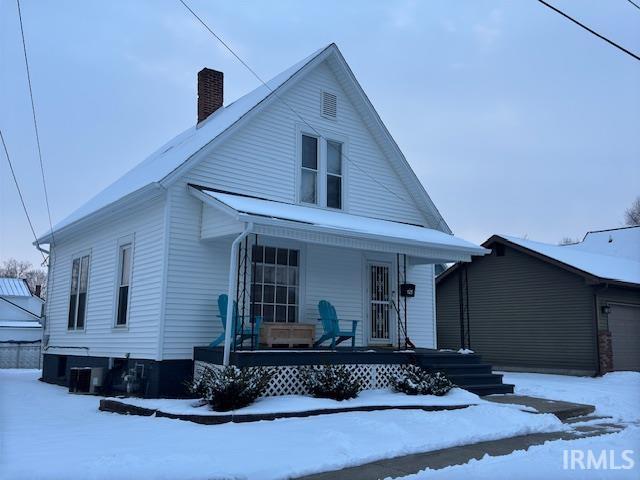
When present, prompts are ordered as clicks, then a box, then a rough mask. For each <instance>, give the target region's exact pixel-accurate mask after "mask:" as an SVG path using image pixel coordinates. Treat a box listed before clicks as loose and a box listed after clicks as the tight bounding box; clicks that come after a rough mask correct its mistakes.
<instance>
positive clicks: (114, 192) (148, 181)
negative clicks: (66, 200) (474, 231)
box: [38, 43, 450, 243]
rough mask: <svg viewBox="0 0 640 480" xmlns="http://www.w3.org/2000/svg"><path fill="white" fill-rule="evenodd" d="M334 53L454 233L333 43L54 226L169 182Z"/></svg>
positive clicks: (426, 202) (419, 190) (428, 205)
mask: <svg viewBox="0 0 640 480" xmlns="http://www.w3.org/2000/svg"><path fill="white" fill-rule="evenodd" d="M325 54H326V55H325ZM330 54H335V57H336V58H338V59H339V62H340V63H341V64H342V65H343V67H344V69H345V70H346V71H348V72H349V76H350V77H351V78H352V79H353V84H354V85H355V87H356V90H357V91H359V92H360V96H359V97H358V98H359V101H360V102H361V103H363V104H364V108H365V111H367V112H370V114H371V117H372V118H375V119H376V120H377V123H376V124H377V125H379V127H380V128H379V130H380V131H381V132H382V136H383V137H384V138H386V139H387V140H388V142H387V143H388V144H389V145H391V146H392V147H393V148H391V150H392V151H393V152H395V153H394V155H395V156H397V157H399V163H398V165H400V167H399V168H400V169H401V170H402V171H403V172H404V176H405V181H406V182H407V185H408V187H409V188H410V189H411V192H412V195H413V196H414V197H415V198H416V199H417V203H418V205H419V206H420V208H423V209H425V212H427V213H426V214H427V215H428V216H429V217H430V218H431V217H432V218H433V222H434V224H435V225H438V228H439V229H440V230H443V231H447V232H450V230H449V227H448V226H447V224H446V222H445V221H444V219H443V218H442V216H441V215H440V213H439V212H438V210H437V208H436V206H435V205H434V204H433V202H432V201H431V199H430V197H429V195H428V194H427V192H426V190H425V189H424V187H423V185H422V184H421V183H420V180H419V179H418V178H417V177H416V175H415V173H414V172H413V170H411V167H410V166H409V164H408V163H407V161H406V159H405V158H404V156H403V155H402V152H401V151H400V149H399V148H398V146H397V144H396V143H395V141H394V140H393V137H391V134H390V133H389V132H388V130H387V129H386V127H385V126H384V124H383V123H382V121H381V120H380V118H379V116H378V114H377V112H376V111H375V109H374V108H373V106H372V105H371V103H370V102H369V100H368V98H367V96H366V94H364V92H363V91H362V89H361V87H360V85H359V84H358V82H357V80H356V79H355V77H354V76H353V73H352V72H351V70H350V69H349V67H348V65H347V64H346V62H345V61H344V58H343V57H342V55H341V53H340V51H339V50H338V47H337V46H336V45H335V44H333V43H332V44H330V45H327V46H326V47H323V48H321V49H319V50H317V51H315V52H314V53H312V54H311V55H309V56H308V57H306V58H305V59H303V60H301V61H299V62H298V63H296V64H294V65H292V66H291V67H289V68H288V69H286V70H285V71H283V72H281V73H280V74H278V75H277V76H275V77H274V78H272V79H271V80H269V81H268V82H267V86H265V85H261V86H259V87H258V88H256V89H255V90H253V91H251V92H250V93H248V94H246V95H245V96H243V97H241V98H239V99H238V100H236V101H234V102H232V103H230V104H229V105H226V106H223V107H221V108H220V109H218V110H216V111H215V112H214V113H213V114H211V115H210V116H209V117H208V118H207V119H206V120H204V121H202V122H200V123H199V124H198V125H196V126H193V127H191V128H189V129H187V130H185V131H184V132H182V133H181V134H179V135H178V136H176V137H175V138H173V139H172V140H170V141H169V142H168V143H166V144H165V145H163V146H162V147H160V148H159V149H158V150H156V151H155V152H154V153H153V154H151V155H150V156H149V157H147V158H146V159H145V160H144V161H142V162H141V163H139V164H138V165H136V166H135V167H134V168H133V169H131V170H130V171H129V172H128V173H126V174H125V175H123V176H122V177H121V178H120V179H118V180H116V181H115V182H114V183H113V184H111V185H110V186H108V187H107V188H105V189H104V190H103V191H101V192H100V193H98V194H97V195H96V196H95V197H93V198H92V199H90V200H89V201H88V202H86V203H85V204H84V205H83V206H81V207H80V208H79V209H77V210H76V211H74V212H73V213H72V214H71V215H69V216H68V217H66V218H64V219H63V220H62V221H60V222H58V223H57V224H56V225H55V226H54V228H53V231H54V232H57V231H59V230H61V229H63V228H65V227H68V226H70V225H72V224H74V223H76V222H78V221H79V220H81V219H83V218H86V217H88V216H89V215H91V214H94V213H96V212H98V211H101V210H103V209H104V208H105V207H108V206H110V205H113V204H115V203H116V202H118V201H120V200H123V199H125V198H129V197H133V194H134V193H136V192H142V191H144V190H145V189H147V188H152V187H153V186H155V187H158V186H160V185H165V182H169V181H170V180H169V178H171V177H170V175H171V174H172V173H173V172H174V171H176V170H178V169H179V168H180V167H181V166H182V165H183V164H184V163H185V162H187V160H189V159H190V158H191V157H193V156H194V155H195V154H197V153H198V152H199V151H200V150H202V149H203V148H204V147H205V146H206V145H208V144H209V143H211V142H212V141H214V140H215V139H216V138H218V137H220V136H221V135H222V134H223V133H224V132H226V131H228V130H229V129H230V128H231V127H233V126H234V125H235V124H236V123H238V122H239V121H240V120H241V119H243V118H245V117H248V114H249V113H250V112H252V111H253V110H254V109H255V108H256V107H257V106H258V105H260V104H261V103H262V102H264V101H265V100H267V99H268V98H269V97H272V96H275V97H277V96H278V90H279V89H280V88H281V87H283V86H284V85H285V84H286V83H288V81H289V80H290V79H293V77H296V78H300V76H299V75H297V74H298V73H299V72H301V71H302V70H303V69H304V68H305V67H306V66H307V65H309V64H311V63H312V62H314V60H316V59H317V61H318V62H319V61H321V60H323V59H324V58H327V56H328V55H330ZM354 101H355V99H354ZM392 156H393V155H392ZM400 157H401V158H400ZM50 234H51V232H47V233H46V234H44V235H42V236H41V237H40V238H39V239H38V242H39V243H49V241H50Z"/></svg>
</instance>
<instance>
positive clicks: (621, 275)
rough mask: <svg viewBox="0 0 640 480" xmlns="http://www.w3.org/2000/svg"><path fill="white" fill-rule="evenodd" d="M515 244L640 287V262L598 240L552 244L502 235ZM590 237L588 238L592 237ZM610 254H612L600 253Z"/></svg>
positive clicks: (581, 268)
mask: <svg viewBox="0 0 640 480" xmlns="http://www.w3.org/2000/svg"><path fill="white" fill-rule="evenodd" d="M498 236H499V237H501V238H504V239H505V240H508V241H509V242H511V243H514V244H516V245H519V246H521V247H524V248H527V249H529V250H533V251H534V252H537V253H540V254H542V255H545V256H547V257H549V258H552V259H554V260H557V261H559V262H562V263H564V264H566V265H568V266H571V267H573V268H576V269H578V270H581V271H583V272H586V273H588V274H591V275H593V276H595V277H599V278H602V279H607V280H614V281H619V282H625V283H636V284H640V262H639V261H634V260H632V259H631V258H628V257H627V256H622V255H619V252H618V249H614V248H611V249H609V250H607V248H606V247H604V246H603V245H601V242H600V241H599V239H598V240H596V239H594V240H593V241H592V240H589V243H588V244H585V242H580V243H576V244H572V245H551V244H548V243H542V242H534V241H533V240H525V239H522V238H518V237H512V236H509V235H498ZM588 236H589V235H587V237H585V239H586V238H588ZM637 245H639V244H637V243H636V246H637ZM597 252H608V253H597Z"/></svg>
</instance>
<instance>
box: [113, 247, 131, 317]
mask: <svg viewBox="0 0 640 480" xmlns="http://www.w3.org/2000/svg"><path fill="white" fill-rule="evenodd" d="M131 252H132V249H131V242H127V243H123V244H122V245H120V248H119V250H118V284H117V287H118V294H117V295H118V296H117V300H116V302H117V303H116V327H123V326H125V325H126V324H127V319H128V318H129V285H130V283H131Z"/></svg>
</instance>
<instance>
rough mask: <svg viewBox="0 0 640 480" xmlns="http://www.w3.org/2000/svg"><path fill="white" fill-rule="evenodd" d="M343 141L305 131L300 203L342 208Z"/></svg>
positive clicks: (302, 147)
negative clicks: (315, 135)
mask: <svg viewBox="0 0 640 480" xmlns="http://www.w3.org/2000/svg"><path fill="white" fill-rule="evenodd" d="M343 150H344V146H343V143H341V142H338V141H336V140H326V139H325V138H324V137H320V138H318V137H314V136H312V135H308V134H305V133H303V134H302V140H301V154H300V155H301V159H300V167H301V174H300V202H301V203H310V204H313V205H318V206H321V207H328V208H336V209H342V208H343V199H342V197H343V195H344V194H343V192H344V182H343V179H344V165H343Z"/></svg>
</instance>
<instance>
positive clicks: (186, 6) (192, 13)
mask: <svg viewBox="0 0 640 480" xmlns="http://www.w3.org/2000/svg"><path fill="white" fill-rule="evenodd" d="M179 1H180V3H182V5H184V7H185V8H186V9H187V10H188V11H189V12H190V13H191V15H193V16H194V17H195V18H196V19H197V20H198V22H200V23H201V24H202V26H203V27H204V28H205V29H207V31H208V32H209V33H210V34H211V35H213V36H214V37H215V38H216V39H217V40H218V41H219V42H220V43H221V44H222V45H223V46H224V47H225V48H226V49H227V50H228V51H229V52H230V53H231V54H232V55H233V56H234V57H236V58H237V59H238V61H239V62H240V63H241V64H242V65H244V67H245V68H246V69H247V70H249V71H250V72H251V74H252V75H253V76H254V77H256V78H257V79H258V80H259V81H260V83H262V84H263V85H264V86H265V87H267V89H268V90H269V91H270V92H271V93H273V94H274V95H275V96H276V98H277V99H278V100H280V101H281V102H282V103H283V104H284V105H286V106H287V107H288V108H289V110H291V111H292V112H293V113H294V114H295V115H296V117H298V118H299V119H300V120H301V121H302V122H303V123H304V124H305V125H306V126H307V127H309V128H310V129H311V130H313V132H314V133H315V134H316V135H317V136H318V137H319V138H322V139H324V140H325V141H326V140H327V138H326V137H325V136H324V135H322V134H321V133H320V132H318V130H316V129H315V128H314V127H313V125H311V124H310V123H309V122H308V121H307V120H305V119H304V118H303V117H302V115H300V114H299V113H298V112H297V111H296V110H295V109H294V108H293V107H292V106H291V105H289V104H288V103H287V102H286V101H285V100H284V99H283V98H282V97H280V95H278V93H277V92H276V91H275V90H274V89H272V88H271V87H270V86H269V85H268V84H267V82H265V81H264V80H263V79H262V78H261V77H260V75H258V74H257V73H256V72H255V71H254V70H253V69H252V68H251V67H250V66H249V65H248V64H247V62H245V61H244V60H243V59H242V58H240V56H239V55H238V54H237V53H236V52H235V51H234V50H233V49H232V48H231V47H230V46H229V45H228V44H227V43H226V42H225V41H224V40H222V38H220V36H218V35H217V34H216V33H215V32H214V31H213V30H212V29H211V28H210V27H209V26H208V25H207V24H206V23H205V21H204V20H202V18H200V17H199V16H198V14H197V13H196V12H194V11H193V10H192V9H191V7H189V5H187V3H186V2H185V1H184V0H179ZM342 156H343V157H345V158H346V159H347V160H348V161H349V162H350V163H351V164H352V165H353V166H355V167H356V168H357V169H358V170H360V171H361V172H362V173H363V174H365V175H366V176H367V177H369V178H370V179H371V180H372V181H374V182H375V183H377V184H378V185H380V186H381V187H382V188H384V189H385V190H386V191H388V192H389V193H391V194H392V195H394V196H395V197H397V198H399V199H400V200H402V201H403V202H405V203H406V202H407V201H410V200H408V199H406V198H403V197H401V196H400V195H398V194H397V193H396V192H394V191H393V190H391V189H390V188H389V187H387V186H386V185H385V184H383V183H381V182H380V181H379V180H378V179H377V178H375V177H374V176H373V175H371V174H370V173H369V172H367V171H366V170H365V169H364V168H362V167H361V166H360V165H358V164H357V163H356V162H354V161H353V160H351V159H350V158H349V157H348V156H347V155H346V154H345V153H344V152H342Z"/></svg>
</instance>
